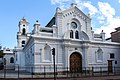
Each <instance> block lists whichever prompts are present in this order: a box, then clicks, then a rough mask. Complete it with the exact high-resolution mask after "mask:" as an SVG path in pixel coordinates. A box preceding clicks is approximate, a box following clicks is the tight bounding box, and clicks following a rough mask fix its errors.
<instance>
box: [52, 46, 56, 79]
mask: <svg viewBox="0 0 120 80" xmlns="http://www.w3.org/2000/svg"><path fill="white" fill-rule="evenodd" d="M52 55H53V64H54V80H56V74H55V48H53V49H52Z"/></svg>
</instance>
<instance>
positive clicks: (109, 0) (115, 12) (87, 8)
mask: <svg viewBox="0 0 120 80" xmlns="http://www.w3.org/2000/svg"><path fill="white" fill-rule="evenodd" d="M71 3H76V4H77V7H78V8H79V9H80V10H81V11H83V12H84V13H85V14H90V15H91V19H92V22H91V27H92V29H93V30H94V33H100V32H101V31H102V30H103V31H104V32H105V33H106V38H108V37H110V33H111V32H113V31H114V29H115V28H116V27H119V26H120V9H119V8H120V0H0V45H1V46H2V47H6V48H14V47H15V46H17V35H16V34H17V32H18V31H19V27H18V23H19V21H20V20H21V19H22V18H23V17H25V18H26V19H27V20H28V22H29V23H30V24H29V32H31V31H32V29H33V25H34V23H35V21H36V20H38V21H39V23H40V24H41V26H43V27H44V26H45V25H46V24H47V23H48V22H49V21H50V19H51V18H52V17H53V16H54V14H55V11H56V8H57V7H60V8H61V9H62V10H64V9H67V8H68V7H70V4H71Z"/></svg>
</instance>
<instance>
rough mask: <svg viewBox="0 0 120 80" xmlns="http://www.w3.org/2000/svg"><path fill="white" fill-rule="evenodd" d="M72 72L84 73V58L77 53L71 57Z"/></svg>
mask: <svg viewBox="0 0 120 80" xmlns="http://www.w3.org/2000/svg"><path fill="white" fill-rule="evenodd" d="M70 71H71V72H81V71H82V57H81V55H80V54H79V53H77V52H74V53H72V54H71V56H70Z"/></svg>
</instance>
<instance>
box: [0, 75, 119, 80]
mask: <svg viewBox="0 0 120 80" xmlns="http://www.w3.org/2000/svg"><path fill="white" fill-rule="evenodd" d="M11 79H12V80H18V78H16V79H15V78H7V79H0V80H11ZM19 80H54V79H53V78H50V79H48V78H45V79H44V78H34V79H32V78H25V79H24V78H20V79H19ZM56 80H120V75H117V76H102V77H81V78H57V79H56Z"/></svg>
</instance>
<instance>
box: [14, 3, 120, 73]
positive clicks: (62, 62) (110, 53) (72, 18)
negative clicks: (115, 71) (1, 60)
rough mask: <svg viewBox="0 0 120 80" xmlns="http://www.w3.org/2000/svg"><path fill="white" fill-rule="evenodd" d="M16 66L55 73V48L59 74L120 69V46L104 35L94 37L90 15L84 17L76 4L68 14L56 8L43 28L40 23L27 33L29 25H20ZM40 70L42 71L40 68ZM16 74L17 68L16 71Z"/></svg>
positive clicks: (23, 20)
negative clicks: (53, 51) (90, 68)
mask: <svg viewBox="0 0 120 80" xmlns="http://www.w3.org/2000/svg"><path fill="white" fill-rule="evenodd" d="M18 26H19V32H17V46H16V47H15V49H14V50H15V66H19V68H20V69H21V70H22V69H23V70H27V71H31V68H27V67H31V66H32V67H34V68H33V72H36V73H37V72H42V71H43V68H44V67H46V68H47V71H48V72H51V71H53V67H54V66H53V55H52V49H53V48H55V64H56V66H57V68H60V69H59V70H60V71H64V70H65V68H68V70H70V71H72V70H79V71H82V70H83V69H84V67H108V68H109V70H112V68H113V67H114V66H120V43H117V42H110V41H107V40H106V39H105V32H104V31H101V33H100V34H95V33H94V31H92V28H91V18H90V15H89V14H88V15H86V14H84V13H83V12H82V11H81V10H80V9H79V8H78V7H77V5H76V4H74V3H73V4H71V6H70V7H69V8H68V9H66V10H61V9H60V8H59V7H58V8H56V12H55V15H54V16H53V18H52V19H51V20H50V22H49V23H48V24H47V25H46V26H44V27H42V26H41V25H40V23H39V21H36V22H35V24H34V25H33V27H34V29H33V30H32V32H28V28H29V22H28V21H27V20H26V19H25V18H24V17H23V18H22V19H21V20H20V21H19V25H18ZM37 67H39V68H37ZM16 70H17V67H16Z"/></svg>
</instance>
